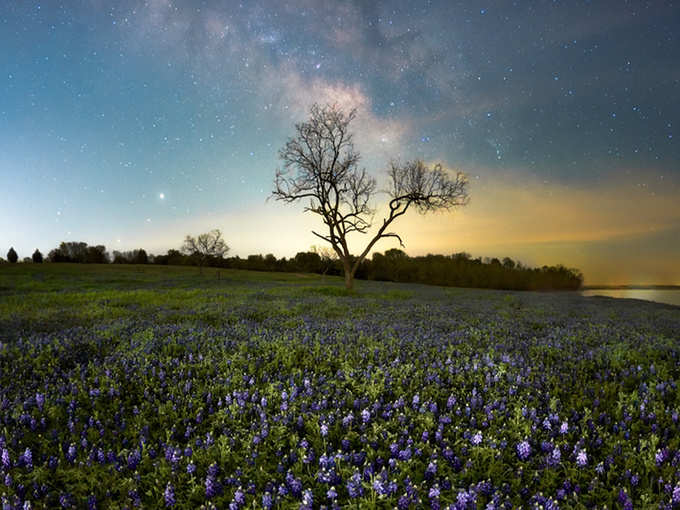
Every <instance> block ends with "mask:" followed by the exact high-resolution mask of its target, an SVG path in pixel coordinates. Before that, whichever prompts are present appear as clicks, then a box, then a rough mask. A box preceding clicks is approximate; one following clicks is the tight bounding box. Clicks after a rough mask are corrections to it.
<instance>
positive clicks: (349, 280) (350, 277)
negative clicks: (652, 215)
mask: <svg viewBox="0 0 680 510" xmlns="http://www.w3.org/2000/svg"><path fill="white" fill-rule="evenodd" d="M342 266H343V268H344V269H345V288H346V289H347V290H352V289H353V288H354V274H353V273H352V267H351V265H350V262H349V261H348V260H343V261H342Z"/></svg>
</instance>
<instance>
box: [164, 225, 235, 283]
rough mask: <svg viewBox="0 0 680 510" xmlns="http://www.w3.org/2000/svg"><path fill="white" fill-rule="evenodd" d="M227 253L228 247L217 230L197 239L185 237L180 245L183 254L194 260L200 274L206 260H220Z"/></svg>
mask: <svg viewBox="0 0 680 510" xmlns="http://www.w3.org/2000/svg"><path fill="white" fill-rule="evenodd" d="M228 251H229V246H227V243H225V242H224V239H222V232H220V230H219V229H215V230H211V231H210V232H207V233H205V234H201V235H199V236H198V237H191V236H186V238H185V239H184V244H183V245H182V252H183V253H186V254H187V255H191V256H192V257H195V258H196V260H197V261H198V266H199V271H200V272H201V273H203V266H204V265H205V264H206V262H208V260H210V259H211V258H212V257H217V258H222V257H223V256H224V254H225V253H227V252H228ZM168 253H169V252H168Z"/></svg>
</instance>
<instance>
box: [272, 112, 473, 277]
mask: <svg viewBox="0 0 680 510" xmlns="http://www.w3.org/2000/svg"><path fill="white" fill-rule="evenodd" d="M355 116H356V111H355V110H352V111H350V112H349V113H347V114H346V113H345V112H343V111H342V109H340V108H338V107H337V106H335V105H326V106H323V107H321V106H319V105H314V106H312V108H311V110H310V118H309V120H308V121H306V122H302V123H299V124H296V125H295V130H296V135H295V136H294V137H291V138H289V139H288V141H287V142H286V145H285V146H284V147H283V148H282V149H281V150H280V151H279V157H280V158H281V160H282V161H283V170H277V172H276V178H275V181H274V184H275V189H274V191H273V192H272V196H273V197H274V198H276V199H277V200H282V201H284V202H287V203H290V202H296V201H298V200H306V199H309V205H308V206H306V207H305V211H311V212H313V213H315V214H318V215H319V216H321V218H322V220H323V222H324V224H325V226H326V231H325V232H324V233H319V232H316V231H312V233H313V234H314V235H315V236H317V237H319V238H320V239H323V240H324V241H326V242H328V243H330V245H331V247H332V248H333V250H334V251H335V253H336V254H337V256H338V258H339V259H340V260H341V262H342V266H343V269H344V272H345V286H346V287H347V288H348V289H352V288H353V286H354V275H355V274H356V271H357V269H358V268H359V265H360V264H361V262H362V261H363V260H364V259H365V258H366V255H368V253H369V252H370V250H371V248H373V246H374V245H375V243H377V242H378V241H379V240H380V239H384V238H387V237H393V238H396V239H397V240H398V241H399V244H400V245H401V246H403V241H402V239H401V237H400V236H399V235H398V234H397V233H395V232H391V231H389V230H388V229H389V227H390V225H391V224H392V222H393V221H394V220H396V219H397V218H398V217H399V216H402V215H403V214H405V213H406V211H407V210H408V209H409V208H413V209H415V210H417V211H418V212H420V213H422V214H425V213H428V212H431V211H438V210H449V209H451V208H453V207H457V206H461V205H465V204H466V203H467V202H468V193H467V184H468V181H467V178H466V177H465V175H464V174H463V173H461V172H457V173H456V175H455V177H451V176H449V174H448V173H447V172H445V171H444V169H443V168H442V166H441V165H435V167H434V168H432V169H430V168H428V167H427V166H426V165H425V164H424V163H423V162H422V161H419V160H416V161H409V162H406V163H404V164H402V163H399V162H397V161H392V162H391V163H390V169H389V188H388V189H387V190H386V192H387V194H388V195H389V198H390V201H389V204H388V205H389V214H388V215H387V217H386V218H383V220H382V224H380V227H379V228H378V231H377V232H376V233H375V234H374V235H373V237H372V238H371V240H370V241H369V242H368V244H367V245H366V248H365V249H364V250H363V251H362V252H361V254H360V255H359V256H357V257H354V256H352V254H351V253H350V251H349V246H348V243H347V236H348V235H349V234H351V233H353V232H357V233H360V234H366V233H368V232H369V229H370V228H371V226H372V220H373V216H374V214H375V210H374V209H373V208H372V207H371V205H370V201H371V199H372V198H373V197H374V195H375V194H376V180H375V179H374V178H373V177H371V176H370V175H369V174H368V173H366V170H365V169H363V168H362V169H360V168H359V167H358V164H359V160H360V154H359V152H357V151H356V150H355V149H354V143H353V141H352V134H351V133H350V132H349V124H350V123H351V122H352V120H354V118H355Z"/></svg>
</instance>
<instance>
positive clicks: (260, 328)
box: [0, 264, 680, 509]
mask: <svg viewBox="0 0 680 510" xmlns="http://www.w3.org/2000/svg"><path fill="white" fill-rule="evenodd" d="M20 266H24V267H20ZM358 284H359V285H358V292H357V293H356V294H353V295H347V294H345V293H344V291H342V290H341V289H340V285H341V283H340V282H339V281H335V280H332V279H327V280H325V281H322V279H321V278H317V277H310V276H305V275H298V276H296V275H276V274H266V275H263V274H258V273H245V272H237V271H224V270H223V271H222V272H221V274H220V278H219V279H218V278H217V274H216V273H215V272H214V271H211V270H207V271H206V272H205V274H203V275H199V274H198V272H197V271H196V270H195V268H191V269H183V268H171V267H166V268H163V267H159V268H142V267H134V266H132V267H131V266H127V267H124V268H121V267H112V266H94V267H87V268H84V267H83V266H80V267H78V266H70V265H66V264H65V265H58V264H53V265H43V266H38V265H28V264H26V265H18V266H14V267H7V266H3V267H0V500H1V502H2V507H3V508H12V509H13V508H22V509H25V508H60V507H61V508H164V507H169V508H176V509H194V508H233V509H239V508H282V509H287V508H295V509H298V508H310V509H311V508H323V507H326V508H400V509H405V508H433V509H439V508H455V509H475V508H487V509H497V508H517V507H520V506H522V507H523V508H546V509H549V508H604V507H607V508H626V509H629V508H680V423H679V413H680V393H679V391H678V388H677V381H678V380H679V379H680V308H675V307H671V306H664V305H656V304H652V303H644V302H635V301H618V300H611V299H601V298H581V297H580V296H577V295H572V294H568V293H565V294H548V293H544V294H534V293H512V292H505V291H481V290H471V289H465V290H461V289H443V288H435V287H425V286H416V285H397V284H383V283H374V282H371V283H369V282H358Z"/></svg>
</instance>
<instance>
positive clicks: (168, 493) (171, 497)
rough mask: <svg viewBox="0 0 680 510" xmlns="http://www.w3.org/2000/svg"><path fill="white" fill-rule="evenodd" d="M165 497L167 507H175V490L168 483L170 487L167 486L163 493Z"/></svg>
mask: <svg viewBox="0 0 680 510" xmlns="http://www.w3.org/2000/svg"><path fill="white" fill-rule="evenodd" d="M163 497H164V498H165V506H167V507H173V506H175V503H176V501H175V489H174V488H173V487H172V484H171V483H170V482H168V485H166V486H165V492H163Z"/></svg>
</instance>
